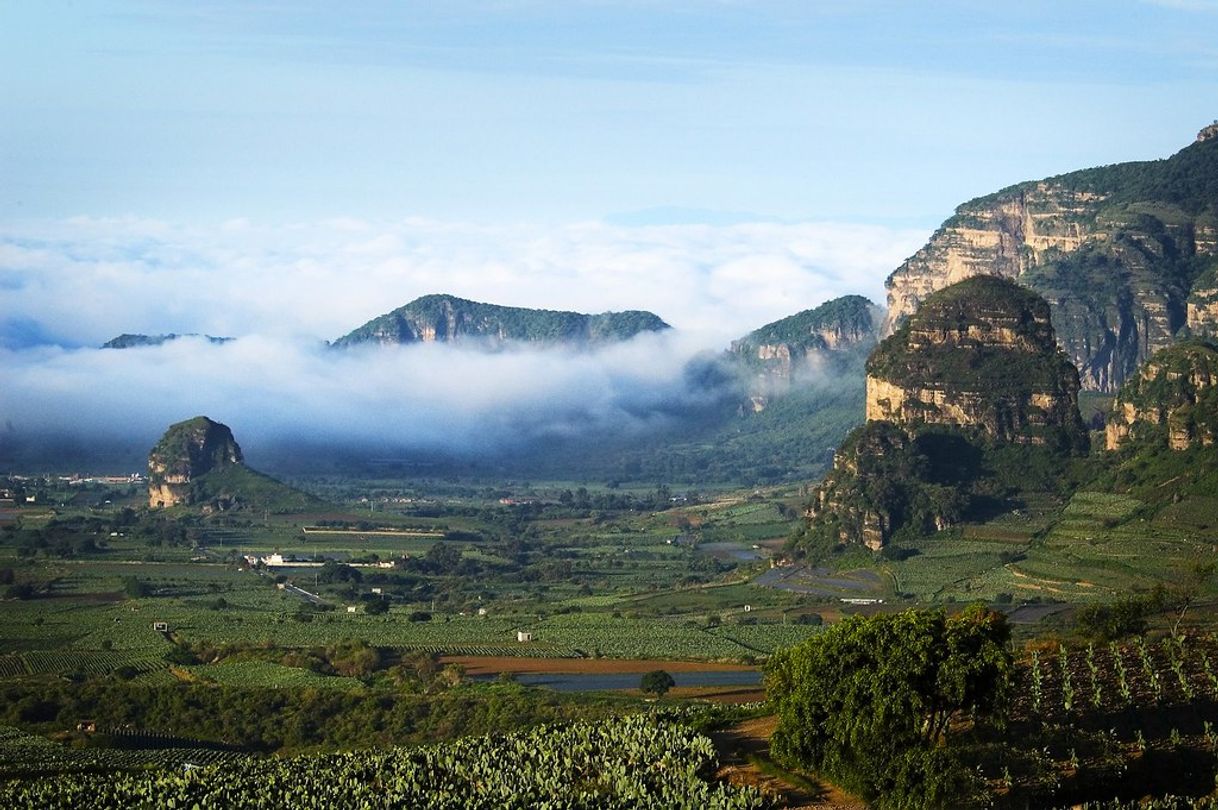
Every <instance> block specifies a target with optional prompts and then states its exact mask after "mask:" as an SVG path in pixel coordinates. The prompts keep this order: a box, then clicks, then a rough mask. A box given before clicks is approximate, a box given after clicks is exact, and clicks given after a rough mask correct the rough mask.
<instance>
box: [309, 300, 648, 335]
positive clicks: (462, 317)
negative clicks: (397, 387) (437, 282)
mask: <svg viewBox="0 0 1218 810" xmlns="http://www.w3.org/2000/svg"><path fill="white" fill-rule="evenodd" d="M671 328H672V327H670V326H669V325H668V324H667V323H665V322H664V321H663V320H662V319H661V318H660V317H659V316H658V315H656V314H654V313H652V312H647V311H644V310H626V311H623V312H602V313H598V314H592V315H590V314H585V313H581V312H570V311H565V310H548V309H532V308H528V307H509V306H503V305H500V304H487V303H482V302H480V301H471V300H469V299H465V298H458V297H457V296H454V295H447V294H444V293H435V294H432V295H425V296H421V297H419V298H416V299H414V300H413V301H410V302H409V303H406V304H404V305H402V306H400V307H398V308H397V309H394V310H391V311H389V312H387V313H385V314H384V315H380V316H377V317H376V318H373V319H372V320H370V321H367V322H366V323H364V324H363V325H362V326H359V327H357V328H355V329H353V330H352V331H350V332H348V333H347V334H345V335H343V336H342V337H340V338H338V339H336V340H334V341H332V342H331V343H330V345H331V346H334V347H337V348H346V347H351V346H356V345H361V344H370V343H371V344H378V345H394V344H403V343H431V342H461V341H471V340H473V341H479V340H481V341H485V342H489V343H491V344H493V345H500V344H507V343H539V344H548V345H552V344H564V343H565V344H576V345H595V344H603V343H612V342H616V341H620V340H628V339H629V338H632V337H634V336H636V335H638V334H640V333H642V332H660V331H664V330H667V329H671Z"/></svg>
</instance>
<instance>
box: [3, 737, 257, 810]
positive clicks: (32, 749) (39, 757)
mask: <svg viewBox="0 0 1218 810" xmlns="http://www.w3.org/2000/svg"><path fill="white" fill-rule="evenodd" d="M115 741H116V742H118V743H120V744H121V743H123V742H125V740H124V738H123V736H122V735H120V736H118V737H117V738H115ZM128 741H129V742H131V743H135V742H137V740H136V739H135V738H131V739H130V740H128ZM138 742H152V743H155V742H156V740H155V739H151V740H143V739H141V740H138ZM165 742H172V743H173V744H172V745H168V746H166V747H159V748H158V747H113V748H109V747H107V748H70V747H67V746H64V745H60V744H58V743H56V742H53V741H52V740H49V739H47V738H46V737H40V736H38V735H37V734H27V733H25V732H23V731H20V730H18V729H15V728H11V727H7V726H0V779H19V778H37V777H46V776H48V775H50V774H60V775H65V774H73V773H95V772H113V771H147V770H158V771H161V770H181V769H182V768H183V766H185V765H187V764H190V765H214V764H219V763H234V762H238V761H240V760H243V759H246V758H247V757H246V755H244V754H241V753H239V752H235V751H229V750H224V749H221V748H216V747H205V746H201V745H200V746H191V745H190V744H189V741H181V740H172V741H170V740H166V741H165ZM10 784H12V785H15V784H21V782H12V783H10ZM86 804H88V803H87V802H85V801H84V800H83V798H82V804H81V805H80V806H85V805H86ZM6 806H9V807H20V806H27V807H34V806H39V805H35V804H27V805H20V804H8V805H6Z"/></svg>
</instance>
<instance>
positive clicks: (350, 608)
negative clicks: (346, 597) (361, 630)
mask: <svg viewBox="0 0 1218 810" xmlns="http://www.w3.org/2000/svg"><path fill="white" fill-rule="evenodd" d="M358 610H359V606H358V605H347V612H348V613H355V612H356V611H358Z"/></svg>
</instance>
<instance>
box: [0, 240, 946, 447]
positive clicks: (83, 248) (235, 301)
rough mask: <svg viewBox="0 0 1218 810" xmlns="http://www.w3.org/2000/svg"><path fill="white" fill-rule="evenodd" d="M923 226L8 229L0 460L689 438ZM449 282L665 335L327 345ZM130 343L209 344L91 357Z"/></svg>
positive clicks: (885, 266)
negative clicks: (622, 319)
mask: <svg viewBox="0 0 1218 810" xmlns="http://www.w3.org/2000/svg"><path fill="white" fill-rule="evenodd" d="M924 236H925V234H924V233H923V232H921V231H914V230H895V229H888V228H883V227H876V226H846V225H834V224H824V223H821V224H817V223H811V224H778V223H763V224H741V225H726V226H709V225H680V226H648V227H620V226H611V225H606V224H601V223H588V224H583V225H570V226H563V227H558V228H548V229H542V228H528V227H519V228H490V227H483V226H475V225H467V224H453V223H438V222H433V221H423V220H411V221H403V222H393V223H379V224H373V223H366V222H362V221H356V220H331V221H327V222H323V223H315V224H312V225H294V226H275V227H262V226H257V225H255V224H252V223H249V222H246V221H244V220H235V221H231V222H228V223H225V224H223V225H220V226H215V227H210V228H208V227H196V228H189V229H187V228H181V227H177V226H172V225H168V224H165V223H158V222H150V221H146V220H95V219H78V220H67V221H59V222H41V223H27V224H24V225H21V226H10V228H9V229H8V231H7V232H6V233H4V234H0V312H3V313H6V315H4V316H0V369H2V371H0V464H4V465H6V466H14V467H26V466H28V465H29V464H31V463H34V462H37V464H38V466H39V467H44V468H47V467H54V466H59V465H65V466H73V467H85V468H94V469H98V468H103V469H104V468H110V469H113V468H114V467H115V466H119V467H121V468H130V469H138V468H140V467H142V465H143V459H144V456H145V454H146V452H147V448H148V447H149V446H151V444H152V442H154V441H155V440H156V438H157V437H158V436H159V435H160V433H161V431H163V430H164V428H165V426H166V425H168V424H170V423H172V422H175V421H178V420H181V419H184V418H188V417H191V416H194V415H196V414H207V415H208V416H211V417H212V418H214V419H218V420H220V421H223V422H225V423H226V424H229V425H231V426H232V427H233V429H234V431H235V432H236V433H237V435H238V438H239V440H240V441H241V443H242V446H243V447H245V448H246V450H247V453H248V456H249V459H250V462H251V464H253V465H254V466H259V465H262V466H263V467H264V468H267V469H276V468H280V469H283V468H291V467H296V468H298V469H303V468H307V467H308V466H310V465H314V464H316V463H318V462H319V461H327V460H328V461H333V462H336V463H339V464H346V463H349V462H354V463H358V464H362V463H366V462H368V461H369V460H385V459H396V460H399V461H400V460H402V458H403V457H404V456H406V457H410V458H414V459H415V460H416V461H418V460H419V459H424V461H422V462H420V463H426V461H425V459H426V458H427V457H428V456H429V454H430V455H433V456H434V455H436V454H438V455H440V456H443V457H445V458H449V459H451V458H454V457H455V458H459V459H460V458H468V459H473V458H479V459H487V458H490V457H492V456H495V455H496V454H500V453H502V452H503V451H507V454H508V455H519V453H520V452H521V450H522V448H526V447H530V446H531V447H533V448H534V450H535V451H538V452H540V448H543V447H545V448H554V447H556V446H558V445H561V444H563V443H568V444H569V441H568V440H572V439H582V438H591V439H593V440H594V441H601V440H604V439H612V440H614V441H619V442H620V441H629V440H632V439H633V438H636V437H649V436H662V435H666V434H668V433H670V432H671V431H672V430H674V429H683V430H687V431H688V430H690V429H692V428H693V427H696V426H697V425H700V424H702V425H704V424H705V422H706V421H707V420H708V419H709V420H710V421H713V422H722V421H723V420H724V419H726V418H727V417H729V416H730V417H735V415H736V411H737V407H738V404H739V402H740V399H741V394H742V391H743V390H744V389H745V388H746V387H747V386H748V385H749V384H750V382H749V380H747V379H746V373H745V372H743V371H738V370H734V369H731V368H727V367H725V366H724V365H723V364H722V363H721V362H719V358H720V357H721V355H722V352H723V351H724V350H725V349H726V348H727V345H728V343H729V342H730V340H731V339H733V338H735V337H739V336H740V335H741V334H743V333H745V332H747V331H749V330H750V329H753V328H755V327H757V326H759V325H761V324H762V323H765V322H767V321H770V320H774V319H776V318H781V317H783V316H786V315H789V314H791V313H793V312H796V311H799V310H801V309H805V308H808V307H812V306H815V305H817V304H819V303H821V302H823V301H825V300H827V299H829V298H833V297H836V296H838V295H842V294H845V293H854V292H861V293H864V294H869V295H870V296H871V297H872V299H873V300H879V299H880V295H879V292H878V291H879V290H880V283H881V280H882V278H883V276H884V274H885V273H886V272H887V271H888V270H890V269H891V267H893V266H895V264H896V263H897V262H898V261H899V260H900V259H901V258H903V257H904V256H906V255H908V253H909V252H911V251H912V250H913V249H914V247H916V245H917V244H918V243H920V241H921V240H922V239H923V238H924ZM435 292H445V293H451V294H455V295H461V296H465V297H467V298H470V299H474V300H478V301H484V302H491V303H497V304H506V305H513V306H522V307H530V308H545V309H570V310H577V311H581V312H590V313H596V312H605V311H619V310H624V309H647V310H650V311H652V312H655V313H656V314H657V315H659V316H660V317H661V318H663V319H664V320H666V321H667V322H669V323H671V324H672V325H673V326H674V327H675V329H673V330H670V331H668V332H666V333H664V334H647V335H640V336H638V337H636V338H634V339H632V340H629V341H627V342H625V343H621V344H613V345H607V346H601V347H595V348H583V349H575V348H570V347H561V346H547V347H535V346H510V347H507V348H503V349H501V350H498V351H494V352H486V351H483V350H480V349H479V348H478V347H476V346H468V345H431V344H428V345H416V346H394V347H372V346H369V347H359V348H356V349H348V350H336V349H332V348H328V347H327V346H326V345H325V341H326V340H332V339H334V338H336V337H337V336H339V335H341V334H344V333H346V332H347V331H349V330H350V329H352V328H354V327H356V326H358V325H359V324H360V323H362V322H364V321H366V320H367V319H369V318H372V317H375V316H377V315H379V314H382V313H384V312H387V311H389V310H391V309H393V308H395V307H398V306H400V305H402V304H404V303H406V302H407V301H409V300H411V299H412V298H415V297H417V296H419V295H424V294H427V293H435ZM123 333H145V334H150V335H158V334H168V333H177V334H179V335H181V334H189V333H198V335H199V336H198V337H190V336H187V337H182V338H179V339H177V340H173V341H169V342H166V343H164V344H162V345H159V346H146V347H137V348H129V349H122V350H110V349H107V350H102V349H99V348H97V347H99V346H100V345H101V344H102V343H104V342H105V341H107V340H109V339H111V338H113V337H116V336H118V335H120V334H123ZM203 335H221V336H231V337H234V338H236V339H235V340H233V341H232V342H229V343H225V344H216V343H213V342H209V341H208V340H206V339H205V338H204V337H202V336H203ZM753 382H754V383H755V381H753ZM811 382H812V383H813V384H816V383H823V382H828V383H829V384H830V386H832V385H834V384H835V381H832V380H828V381H827V380H826V379H825V378H824V377H823V376H822V375H819V374H813V375H812V381H811ZM556 443H557V444H556ZM546 452H548V451H546Z"/></svg>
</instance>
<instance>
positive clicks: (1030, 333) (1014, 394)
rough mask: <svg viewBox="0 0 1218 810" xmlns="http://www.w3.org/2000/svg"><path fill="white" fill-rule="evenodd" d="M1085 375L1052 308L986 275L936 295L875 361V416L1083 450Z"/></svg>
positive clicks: (871, 401) (870, 381)
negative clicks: (1061, 342)
mask: <svg viewBox="0 0 1218 810" xmlns="http://www.w3.org/2000/svg"><path fill="white" fill-rule="evenodd" d="M1078 389H1079V383H1078V372H1077V371H1075V369H1074V367H1073V366H1072V365H1071V364H1070V362H1069V361H1068V360H1067V359H1066V357H1065V355H1064V354H1063V353H1062V352H1061V350H1060V349H1058V347H1057V343H1056V341H1055V339H1054V333H1053V325H1052V323H1051V322H1050V317H1049V305H1048V304H1047V303H1046V302H1045V301H1044V299H1042V298H1040V297H1039V296H1037V295H1036V294H1035V293H1033V292H1030V291H1029V290H1026V289H1024V288H1022V287H1020V286H1019V285H1017V284H1015V283H1013V282H1010V281H1006V280H1003V279H999V278H995V277H992V276H979V277H975V278H971V279H968V280H966V281H963V282H960V283H959V284H956V285H953V286H951V287H948V288H946V289H944V290H941V291H939V292H937V293H934V294H933V295H931V296H930V297H929V298H927V299H926V301H925V302H923V304H922V307H921V308H920V309H919V310H918V311H917V312H916V313H915V314H914V315H913V317H911V318H910V319H909V320H908V321H907V322H906V323H905V324H904V325H903V326H902V327H901V328H900V329H898V330H897V331H896V332H895V333H893V334H892V335H890V336H889V337H887V338H885V340H884V341H883V343H881V344H880V346H879V347H878V348H877V349H876V350H875V352H873V353H872V355H871V357H870V358H869V359H868V361H867V419H868V420H869V421H875V420H882V421H886V422H893V423H895V424H898V425H903V426H905V427H908V428H914V429H916V428H918V427H921V426H923V425H935V424H939V425H953V426H956V427H963V428H970V429H972V430H973V431H974V432H978V433H980V434H981V435H983V436H985V437H986V438H987V439H990V440H995V441H1002V442H1017V443H1023V444H1051V445H1053V446H1061V447H1080V446H1084V445H1085V444H1086V432H1085V429H1084V427H1083V424H1082V420H1081V418H1080V416H1079V412H1078Z"/></svg>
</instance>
